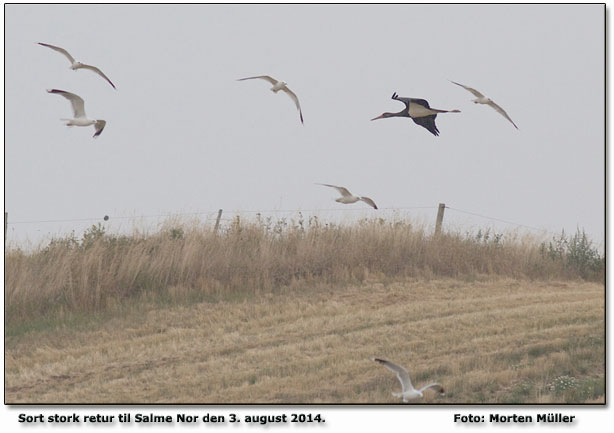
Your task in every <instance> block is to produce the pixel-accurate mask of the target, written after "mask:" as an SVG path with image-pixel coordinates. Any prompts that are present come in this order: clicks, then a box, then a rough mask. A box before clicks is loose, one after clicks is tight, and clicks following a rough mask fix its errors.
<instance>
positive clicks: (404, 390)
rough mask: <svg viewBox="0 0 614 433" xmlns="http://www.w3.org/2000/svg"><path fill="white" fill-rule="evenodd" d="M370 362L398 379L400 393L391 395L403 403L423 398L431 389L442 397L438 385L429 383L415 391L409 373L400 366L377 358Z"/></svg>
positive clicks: (441, 391) (442, 393)
mask: <svg viewBox="0 0 614 433" xmlns="http://www.w3.org/2000/svg"><path fill="white" fill-rule="evenodd" d="M371 361H375V362H377V363H379V364H382V365H383V366H384V367H386V368H387V369H388V370H390V371H392V372H393V373H395V374H396V375H397V379H399V382H401V392H393V393H392V395H393V396H395V397H401V398H403V403H407V402H408V401H409V400H413V399H416V398H421V397H423V394H422V393H423V391H426V390H427V389H432V390H433V391H436V392H438V393H439V394H440V395H444V389H443V387H442V386H441V385H440V384H438V383H429V384H428V385H426V386H423V387H422V388H420V389H415V388H414V386H413V385H412V384H411V380H410V379H409V373H408V372H407V370H405V368H403V367H401V366H400V365H397V364H395V363H393V362H390V361H386V360H384V359H379V358H371Z"/></svg>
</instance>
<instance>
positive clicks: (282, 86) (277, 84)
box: [237, 75, 303, 123]
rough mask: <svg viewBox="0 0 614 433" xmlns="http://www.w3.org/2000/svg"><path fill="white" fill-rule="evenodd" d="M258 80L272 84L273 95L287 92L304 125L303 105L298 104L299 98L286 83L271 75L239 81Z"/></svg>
mask: <svg viewBox="0 0 614 433" xmlns="http://www.w3.org/2000/svg"><path fill="white" fill-rule="evenodd" d="M256 78H261V79H263V80H267V81H268V82H269V83H271V84H272V85H273V87H271V91H272V92H273V93H277V92H279V91H280V90H282V91H284V92H286V93H287V94H288V96H289V97H290V98H292V100H293V101H294V104H295V105H296V109H297V110H298V114H299V116H300V118H301V123H303V112H302V111H301V104H299V102H298V96H296V94H295V93H294V92H293V91H292V90H290V89H289V88H288V86H287V85H286V83H285V82H283V81H277V80H276V79H275V78H273V77H271V76H269V75H258V76H257V77H247V78H239V79H238V80H237V81H244V80H253V79H256Z"/></svg>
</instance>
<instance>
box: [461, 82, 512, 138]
mask: <svg viewBox="0 0 614 433" xmlns="http://www.w3.org/2000/svg"><path fill="white" fill-rule="evenodd" d="M450 82H451V83H454V84H456V85H457V86H461V87H462V88H464V89H465V90H468V91H470V92H471V93H473V96H475V97H476V98H477V99H473V100H472V101H473V102H474V103H475V104H487V105H490V106H491V107H492V108H494V109H495V110H496V111H497V112H498V113H499V114H501V115H502V116H503V117H505V118H506V119H507V120H509V121H510V122H511V123H512V125H514V128H516V129H518V127H517V126H516V124H515V123H514V121H513V120H512V119H511V118H510V116H508V115H507V113H506V112H505V110H504V109H503V108H501V107H499V106H498V105H497V104H495V101H493V100H492V99H490V98H487V97H486V96H484V95H482V94H481V93H480V92H478V91H477V90H475V89H473V88H471V87H469V86H465V85H463V84H460V83H457V82H456V81H452V80H450Z"/></svg>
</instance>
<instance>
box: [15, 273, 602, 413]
mask: <svg viewBox="0 0 614 433" xmlns="http://www.w3.org/2000/svg"><path fill="white" fill-rule="evenodd" d="M61 323H62V321H61V320H59V321H58V320H57V319H56V321H55V322H54V325H53V326H51V327H46V326H39V327H34V328H32V329H30V330H29V331H27V332H19V331H16V332H15V333H14V335H8V334H7V336H6V346H5V360H6V365H5V369H6V381H5V401H6V403H8V404H15V403H62V402H67V403H243V402H245V403H369V404H370V403H386V404H391V403H399V402H400V401H399V400H398V399H396V398H394V397H393V396H392V395H391V392H393V391H399V383H398V382H397V379H396V377H394V375H393V374H392V373H391V372H389V371H388V370H386V369H385V368H383V367H382V366H380V365H378V364H376V363H374V362H371V361H370V360H369V358H370V357H371V356H377V357H381V358H385V359H389V360H392V361H395V362H397V363H400V364H402V365H404V366H406V368H407V369H408V370H409V372H410V375H411V377H412V380H413V382H414V385H421V384H425V383H428V382H432V381H438V382H440V383H442V384H443V385H444V387H445V388H446V394H445V396H435V395H427V396H426V397H425V398H424V399H423V400H420V401H417V403H431V404H433V403H434V404H440V403H443V404H456V403H543V404H550V403H603V402H604V390H605V382H604V286H603V284H602V283H599V282H583V281H580V280H576V281H569V280H566V281H534V280H529V279H523V278H520V279H516V278H514V279H512V278H498V277H492V278H478V279H475V278H464V279H463V278H457V279H451V278H404V279H400V280H397V281H390V280H385V279H379V278H366V279H365V280H364V281H363V282H361V283H357V284H334V285H331V284H326V283H322V284H313V283H312V284H309V285H301V284H299V283H297V284H294V285H293V286H291V287H287V288H285V289H280V290H278V291H276V292H275V293H273V292H268V293H260V294H253V293H252V294H249V295H247V294H246V295H245V296H236V297H233V298H228V299H222V298H220V299H217V300H214V299H211V300H209V301H204V302H196V303H183V304H182V305H165V304H160V303H155V302H150V303H144V302H142V301H141V302H138V303H130V302H127V303H126V304H125V305H124V306H123V307H122V308H119V309H115V311H114V312H106V313H104V314H99V315H97V314H92V315H89V317H82V318H81V319H74V317H73V319H72V321H71V322H70V323H69V322H66V323H65V324H64V325H62V324H61Z"/></svg>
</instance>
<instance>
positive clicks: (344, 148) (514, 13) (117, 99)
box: [5, 5, 605, 244]
mask: <svg viewBox="0 0 614 433" xmlns="http://www.w3.org/2000/svg"><path fill="white" fill-rule="evenodd" d="M36 42H45V43H49V44H53V45H59V46H62V47H64V48H66V49H67V50H68V51H69V52H70V53H71V54H72V55H73V56H74V57H75V58H76V59H77V60H80V61H82V62H84V63H89V64H93V65H96V66H98V67H100V68H101V69H102V70H103V71H104V72H105V73H106V74H107V75H108V76H109V78H110V79H111V80H112V81H113V82H114V83H115V85H116V86H117V91H115V90H113V89H112V88H111V87H110V86H109V85H108V83H106V82H105V81H104V80H103V79H102V78H100V77H99V76H97V75H95V74H93V73H91V72H89V71H83V70H81V71H76V72H75V71H71V70H70V69H69V66H70V65H69V62H68V61H67V59H66V58H64V57H63V56H62V55H60V54H58V53H56V52H53V51H51V50H49V49H47V48H44V47H41V46H39V45H37V44H36ZM262 74H269V75H271V76H273V77H275V78H278V79H281V80H283V81H286V82H287V83H288V86H289V87H290V88H291V89H292V90H293V91H295V92H296V94H297V95H298V97H299V99H300V102H301V106H302V108H303V115H304V118H305V125H304V126H302V125H301V124H300V121H299V118H298V113H297V111H296V109H295V107H294V105H293V103H292V101H291V100H290V99H289V98H288V97H287V96H286V95H285V94H283V93H279V94H277V95H275V94H273V93H272V92H270V91H269V88H270V87H271V86H270V85H269V83H267V82H265V81H262V80H253V81H243V82H237V81H236V79H238V78H242V77H247V76H253V75H262ZM448 79H450V80H454V81H458V82H460V83H463V84H466V85H469V86H471V87H475V88H476V89H478V90H480V91H482V92H483V93H484V94H486V95H487V96H490V97H491V98H492V99H493V100H494V101H495V102H497V103H499V104H500V105H501V106H502V107H503V108H504V109H505V110H506V111H507V112H508V114H509V115H510V116H511V118H512V119H513V120H514V122H515V123H516V124H517V125H518V127H519V128H520V130H516V129H515V128H514V127H513V126H512V125H511V124H510V123H509V122H508V121H507V120H505V119H504V118H503V117H502V116H500V115H499V114H498V113H496V112H495V111H494V110H492V109H491V108H489V107H487V106H483V105H475V104H473V103H472V102H471V99H472V98H473V96H472V95H471V94H470V93H469V92H467V91H465V90H464V89H462V88H460V87H458V86H455V85H454V84H451V83H450V82H449V81H448ZM48 88H57V89H62V90H67V91H70V92H74V93H76V94H78V95H80V96H81V97H83V98H84V99H85V108H86V112H87V114H88V117H90V118H94V119H96V118H98V119H105V120H106V121H107V126H106V129H105V130H104V132H103V133H102V135H101V136H100V137H99V138H97V139H93V138H92V135H93V133H94V129H93V127H88V128H79V127H73V128H67V127H66V126H64V125H63V123H62V122H61V121H60V120H59V119H60V118H64V117H72V116H71V115H72V111H71V108H70V104H69V103H68V101H67V100H65V99H64V98H62V97H60V96H58V95H51V94H47V93H46V92H45V89H48ZM395 91H396V92H398V93H399V95H401V96H409V97H419V98H425V99H427V100H428V101H429V102H430V104H431V106H432V107H436V108H441V109H454V108H456V109H459V110H461V111H462V113H460V114H441V115H439V116H438V117H437V126H438V128H439V130H440V133H441V135H440V136H439V137H434V136H433V135H431V134H430V133H429V132H428V131H427V130H426V129H424V128H422V127H420V126H418V125H416V124H414V123H413V122H412V121H411V120H409V119H382V120H377V121H374V122H371V121H370V119H371V118H373V117H375V116H377V115H379V114H381V113H382V112H384V111H395V112H396V111H400V110H401V109H402V108H403V104H401V103H399V102H396V101H393V100H391V99H390V97H391V95H392V93H393V92H395ZM5 166H6V171H5V193H6V194H5V205H6V210H7V211H8V212H9V223H11V222H23V221H47V220H73V219H81V218H92V217H96V218H100V222H102V220H101V218H102V216H103V215H110V216H111V220H110V221H109V223H107V224H108V225H109V226H110V228H112V229H113V228H114V229H119V228H125V227H127V225H129V224H132V223H133V222H134V221H133V220H132V219H131V218H122V217H132V216H138V215H158V214H167V213H172V214H176V213H189V212H202V213H203V214H202V215H201V218H203V219H204V218H211V217H213V216H214V214H215V212H216V210H217V209H219V208H223V209H224V211H225V214H224V215H225V216H227V217H229V216H230V215H232V213H233V212H234V211H239V210H242V211H245V210H278V211H279V210H289V209H290V210H292V209H303V210H306V212H305V213H306V214H310V213H311V210H318V209H319V210H320V211H316V214H318V215H320V216H322V217H331V218H333V217H335V218H339V217H341V218H346V217H347V218H355V217H357V216H376V215H377V216H391V215H392V212H393V211H392V210H390V208H394V209H402V210H401V211H400V213H399V215H408V216H411V217H415V218H418V219H423V220H424V221H426V222H428V223H429V224H430V223H432V222H434V218H435V214H436V212H437V210H436V206H437V204H438V203H440V202H442V203H446V204H447V205H448V206H450V207H452V208H456V209H461V210H465V211H470V212H474V213H478V214H482V215H487V216H490V217H494V218H499V219H503V220H508V221H512V222H517V223H521V224H525V225H528V226H532V227H537V228H542V229H546V230H550V231H552V232H558V231H560V230H561V228H564V229H565V230H566V231H567V232H574V231H575V230H576V227H578V226H579V227H583V228H585V229H586V231H587V232H588V233H589V234H590V235H591V236H592V238H593V240H595V242H596V243H598V244H602V243H603V236H604V182H605V172H604V7H603V6H602V5H384V6H375V5H350V6H343V5H332V6H330V5H298V6H295V5H282V6H275V5H266V6H262V5H260V6H251V5H249V6H248V5H190V6H186V5H181V6H174V5H158V6H152V5H147V6H137V5H95V6H92V5H55V6H50V5H7V6H5ZM315 182H323V183H332V184H337V185H343V186H346V187H348V188H349V189H350V190H351V191H352V192H355V193H356V194H358V195H366V196H369V197H371V198H373V199H374V200H375V201H376V203H377V204H378V206H379V207H380V208H382V210H380V211H374V210H372V209H370V208H369V207H368V206H367V205H366V204H364V203H361V202H359V203H356V204H353V205H342V204H338V203H335V202H334V201H333V200H334V198H336V192H335V191H334V190H331V189H328V188H324V187H321V186H317V185H314V183H315ZM422 206H428V207H431V208H429V209H404V208H414V207H422ZM328 209H339V210H338V211H330V212H329V211H326V210H328ZM252 215H253V214H252ZM274 215H276V216H280V217H281V216H287V215H288V214H285V213H283V212H278V213H275V214H274ZM159 220H160V219H156V218H153V219H145V220H141V222H143V221H144V222H143V223H151V222H156V221H159ZM93 222H96V221H83V222H76V221H65V222H61V223H60V222H55V223H37V224H14V225H13V224H10V225H9V241H11V240H12V241H22V240H24V239H29V240H31V241H37V240H39V239H41V238H44V237H45V236H49V234H50V233H51V234H57V233H62V232H67V231H70V230H71V229H73V228H75V229H76V230H77V233H78V234H79V233H80V231H81V230H82V228H83V227H87V226H88V225H91V224H92V223H93ZM113 224H115V225H113ZM137 224H139V222H138V221H137ZM445 224H447V225H449V226H453V227H454V226H456V227H460V228H461V229H462V230H465V229H470V228H475V227H486V226H490V225H493V224H494V225H495V226H496V228H498V229H513V228H514V226H512V225H506V224H502V223H497V222H494V221H492V220H486V219H482V218H479V217H476V216H472V215H468V214H462V213H460V212H456V211H453V210H447V211H446V219H445Z"/></svg>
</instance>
